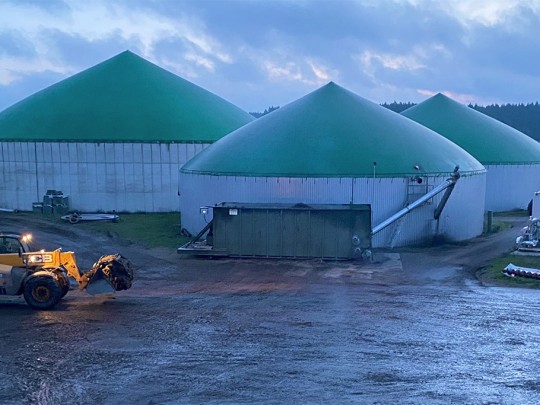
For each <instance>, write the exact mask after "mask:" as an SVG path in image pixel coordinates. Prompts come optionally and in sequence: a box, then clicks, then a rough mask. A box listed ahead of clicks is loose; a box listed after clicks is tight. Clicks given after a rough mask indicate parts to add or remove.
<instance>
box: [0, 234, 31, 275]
mask: <svg viewBox="0 0 540 405" xmlns="http://www.w3.org/2000/svg"><path fill="white" fill-rule="evenodd" d="M30 239H31V235H29V234H21V233H17V232H5V231H0V264H5V265H7V266H14V267H24V266H25V264H24V261H23V259H22V254H23V253H25V252H29V251H30V246H29V243H30Z"/></svg>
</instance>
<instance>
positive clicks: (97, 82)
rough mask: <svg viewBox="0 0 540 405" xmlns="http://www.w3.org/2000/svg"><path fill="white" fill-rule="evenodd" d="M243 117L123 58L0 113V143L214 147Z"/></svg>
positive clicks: (147, 65)
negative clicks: (198, 144)
mask: <svg viewBox="0 0 540 405" xmlns="http://www.w3.org/2000/svg"><path fill="white" fill-rule="evenodd" d="M252 120H253V117H252V116H251V115H250V114H248V113H247V112H245V111H243V110H241V109H240V108H238V107H236V106H234V105H233V104H231V103H229V102H228V101H225V100H223V99H222V98H220V97H218V96H216V95H214V94H212V93H210V92H208V91H206V90H204V89H202V88H200V87H198V86H196V85H194V84H193V83H190V82H188V81H187V80H184V79H182V78H180V77H178V76H176V75H174V74H172V73H170V72H168V71H166V70H164V69H162V68H160V67H158V66H156V65H154V64H153V63H150V62H148V61H147V60H145V59H143V58H141V57H139V56H137V55H135V54H134V53H132V52H129V51H125V52H122V53H120V54H119V55H117V56H115V57H113V58H111V59H108V60H106V61H104V62H102V63H100V64H98V65H96V66H94V67H91V68H89V69H87V70H85V71H83V72H81V73H78V74H76V75H74V76H71V77H69V78H67V79H65V80H63V81H61V82H59V83H56V84H54V85H52V86H50V87H48V88H46V89H44V90H41V91H39V92H37V93H35V94H33V95H31V96H29V97H27V98H26V99H24V100H22V101H20V102H18V103H17V104H14V105H13V106H11V107H9V108H7V109H5V110H4V111H2V112H1V113H0V139H2V140H32V141H99V142H126V141H132V142H214V141H215V140H217V139H219V138H221V137H222V136H224V135H226V134H228V133H229V132H231V131H234V130H235V129H237V128H239V127H241V126H243V125H245V124H246V123H248V122H250V121H252Z"/></svg>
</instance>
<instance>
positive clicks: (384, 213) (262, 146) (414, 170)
mask: <svg viewBox="0 0 540 405" xmlns="http://www.w3.org/2000/svg"><path fill="white" fill-rule="evenodd" d="M456 166H459V171H460V173H461V178H460V179H459V180H458V182H457V185H456V186H455V188H454V190H453V192H452V194H451V196H450V198H449V200H448V203H447V204H446V206H445V208H444V210H443V212H442V215H441V216H440V218H439V220H438V221H437V220H435V219H434V211H435V208H436V207H437V206H438V203H439V202H440V201H441V199H442V194H443V193H440V194H437V195H436V196H435V197H433V198H431V199H429V200H428V201H427V203H425V204H423V205H421V206H420V207H418V208H416V209H414V210H413V211H411V212H410V213H409V214H407V215H405V216H404V217H402V218H401V219H400V220H398V221H396V222H394V223H392V225H390V226H388V227H387V228H385V229H384V230H382V231H380V232H379V233H377V234H376V235H375V236H374V238H373V241H372V243H373V246H374V247H383V246H403V245H410V244H420V243H423V242H426V241H430V240H431V239H432V238H433V236H435V235H440V236H442V237H444V238H446V239H448V240H452V241H459V240H466V239H470V238H473V237H475V236H478V235H480V234H481V233H482V229H483V212H484V191H485V168H484V167H483V166H482V165H481V164H480V163H479V162H478V161H477V160H476V159H475V158H474V157H472V156H471V155H470V154H469V153H467V152H465V151H464V150H463V149H461V148H460V147H458V146H457V145H455V144H454V143H452V142H450V141H448V140H447V139H446V138H444V137H442V136H441V135H439V134H437V133H435V132H433V131H431V130H429V129H427V128H426V127H424V126H421V125H419V124H417V123H415V122H413V121H411V120H408V119H406V118H404V117H402V116H400V115H399V114H396V113H394V112H392V111H389V110H387V109H385V108H384V107H381V106H379V105H377V104H375V103H372V102H370V101H368V100H365V99H363V98H362V97H360V96H358V95H356V94H354V93H352V92H350V91H348V90H346V89H344V88H342V87H340V86H338V85H336V84H335V83H332V82H331V83H329V84H327V85H325V86H324V87H322V88H320V89H318V90H316V91H314V92H312V93H310V94H308V95H307V96H305V97H303V98H301V99H299V100H297V101H295V102H292V103H290V104H288V105H286V106H284V107H282V108H280V109H279V110H276V111H274V112H272V113H271V114H268V115H267V116H264V117H262V118H259V119H258V120H256V121H253V122H252V123H249V124H247V125H246V126H244V127H242V128H240V129H238V130H236V131H234V132H232V133H230V134H229V135H227V136H225V137H224V138H222V139H220V140H219V141H217V142H216V143H214V144H213V145H211V146H209V147H208V148H207V149H205V150H204V151H203V152H201V153H200V154H199V155H197V156H196V157H194V158H193V159H191V160H190V161H189V162H188V163H187V164H185V165H184V166H183V167H182V169H181V174H180V185H179V189H180V207H181V213H182V226H183V227H184V228H186V230H188V231H189V232H190V233H192V234H197V233H198V232H199V231H200V230H201V229H202V228H203V227H204V226H205V224H206V223H207V222H208V221H209V220H210V219H211V209H206V208H203V209H201V207H207V206H210V207H211V206H214V205H217V204H220V203H292V204H297V203H302V204H369V205H370V207H371V216H372V220H371V223H372V224H373V225H374V226H376V225H377V224H380V223H381V222H383V221H384V220H386V219H387V218H388V217H390V216H392V215H393V214H394V213H396V212H397V211H399V210H401V209H402V208H404V207H405V206H407V205H408V204H409V203H411V202H413V201H415V200H417V199H418V198H419V197H420V196H422V195H424V194H426V193H427V192H429V191H431V190H432V189H433V188H434V187H437V186H439V185H441V184H442V183H444V182H445V181H446V180H447V179H448V178H449V176H451V175H452V173H453V171H454V169H455V167H456Z"/></svg>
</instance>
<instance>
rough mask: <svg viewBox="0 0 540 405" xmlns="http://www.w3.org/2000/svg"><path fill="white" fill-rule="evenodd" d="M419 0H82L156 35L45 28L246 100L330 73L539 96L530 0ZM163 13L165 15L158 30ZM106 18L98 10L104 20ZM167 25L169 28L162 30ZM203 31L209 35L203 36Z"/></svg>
mask: <svg viewBox="0 0 540 405" xmlns="http://www.w3.org/2000/svg"><path fill="white" fill-rule="evenodd" d="M411 3H413V2H408V1H379V2H378V1H360V0H358V1H352V0H350V1H348V0H337V1H336V0H304V1H286V0H283V1H281V0H272V1H258V0H257V1H256V0H202V1H193V0H129V1H127V0H110V1H108V2H98V1H96V2H95V3H92V2H89V3H84V4H89V5H92V4H102V5H103V4H106V5H107V8H108V10H114V12H115V13H117V15H118V17H119V18H120V17H127V18H129V17H130V16H131V15H133V14H135V13H137V14H138V15H145V16H148V20H147V21H145V23H146V24H148V23H149V22H150V21H152V19H153V20H154V21H155V22H154V24H155V27H156V29H155V30H154V31H153V32H152V35H154V36H153V37H152V40H151V43H150V46H149V43H148V42H144V40H145V38H144V35H145V33H146V31H145V30H148V26H147V25H143V26H141V33H140V35H137V30H134V32H135V33H131V34H130V35H126V33H125V32H123V33H122V32H120V31H115V30H114V27H105V28H106V29H108V30H109V31H105V32H107V35H97V36H93V37H91V38H87V35H86V34H87V32H81V33H79V32H78V31H77V27H72V28H73V29H71V30H68V31H69V32H66V31H64V30H63V29H61V28H59V29H54V27H49V28H47V29H45V30H42V31H41V33H40V39H39V40H40V41H41V44H40V45H43V44H46V45H47V46H49V47H50V52H49V53H48V55H49V56H50V57H51V58H57V59H58V60H60V61H63V63H65V64H66V65H68V66H70V67H75V68H80V69H81V70H82V69H84V68H86V67H89V66H92V65H95V64H96V63H99V62H101V61H103V60H105V59H107V58H109V57H111V56H113V55H115V54H117V53H119V52H122V51H123V50H125V49H131V50H133V51H135V52H137V53H139V54H140V55H141V56H143V57H144V56H148V57H150V58H151V59H152V61H153V62H156V63H158V64H159V65H161V66H162V67H164V68H166V69H169V70H171V71H173V72H174V73H176V74H179V75H180V76H183V77H184V78H186V79H188V80H190V81H192V82H194V83H195V84H198V85H200V86H202V87H204V88H207V89H208V90H210V91H213V92H215V93H216V94H218V95H220V96H222V97H224V98H226V99H228V100H230V101H232V102H234V103H235V104H237V105H239V106H240V107H242V108H244V109H247V110H264V108H267V107H268V106H269V105H283V104H286V103H288V102H290V101H293V100H294V99H296V98H298V97H301V96H303V95H305V94H306V93H308V92H310V91H312V90H314V89H315V88H317V87H319V86H320V85H322V84H324V83H325V80H326V79H325V78H326V77H327V78H328V80H334V81H336V82H338V83H339V84H340V85H342V86H345V87H347V88H349V89H351V90H352V91H355V92H357V93H358V94H360V95H362V96H363V97H366V98H368V99H372V100H373V101H376V102H383V101H389V102H390V101H393V100H395V99H399V100H401V101H415V102H418V101H422V100H423V99H424V98H425V96H424V95H423V94H420V93H419V92H418V91H419V90H428V91H443V90H445V91H451V92H454V93H461V94H469V95H471V96H473V97H477V99H479V100H482V99H497V100H505V99H509V100H520V99H521V100H523V101H524V102H526V101H536V99H538V94H539V90H540V88H539V87H540V85H536V83H540V80H539V77H538V75H539V73H538V71H537V68H536V64H535V62H536V61H537V60H539V59H540V28H539V27H540V20H539V17H538V15H537V14H536V13H535V12H534V10H533V9H532V8H531V6H530V4H532V3H527V2H523V3H521V4H520V7H518V8H517V9H514V10H513V12H512V13H507V14H506V15H503V17H504V18H505V19H506V20H505V21H502V22H499V23H496V24H490V23H489V21H490V20H489V19H488V18H487V17H489V15H487V14H486V15H484V16H481V17H482V18H485V21H479V20H478V18H480V17H478V18H477V19H476V20H474V19H473V18H472V16H471V15H467V14H459V12H458V10H457V9H451V7H452V4H456V5H457V4H458V0H456V3H445V2H434V1H417V2H414V4H411ZM10 4H13V5H20V4H23V5H33V6H35V7H39V8H40V9H42V10H48V11H49V13H51V15H54V16H56V17H57V16H58V15H60V16H65V17H66V21H69V20H70V18H71V17H72V14H71V13H73V12H74V9H75V6H74V5H75V4H76V5H77V6H80V4H82V3H72V2H70V1H67V0H66V1H65V2H64V1H54V0H48V1H38V0H36V1H31V0H20V1H19V0H17V1H11V2H10ZM449 4H450V5H449ZM464 4H465V3H464ZM466 4H467V5H468V6H471V3H466ZM475 4H477V5H478V7H481V6H483V4H484V3H483V2H478V3H475ZM486 4H487V3H486ZM489 4H490V6H493V5H497V4H496V2H495V3H489ZM0 7H1V6H0ZM70 7H73V9H71V8H70ZM449 10H450V11H449ZM486 13H487V11H486ZM164 19H165V20H166V24H167V26H166V27H163V30H162V31H160V30H159V29H160V28H162V27H161V25H162V24H163V20H164ZM113 21H114V19H113ZM133 21H134V22H133V24H136V23H137V22H136V21H137V20H136V19H135V20H133ZM100 24H102V22H101V20H97V21H96V30H98V29H99V28H100ZM124 24H125V20H124ZM120 29H121V28H120V27H119V28H118V30H120ZM158 32H159V35H161V36H160V37H156V36H155V35H156V33H158ZM185 32H189V33H190V34H191V35H193V36H194V37H195V40H194V39H193V38H190V37H189V36H185V35H184V34H183V33H185ZM200 38H202V39H203V40H204V41H206V40H209V41H210V42H209V43H210V44H211V46H210V47H208V48H205V46H204V45H201V44H200V43H197V41H196V39H200ZM146 40H148V38H147V37H146ZM33 41H36V39H35V38H34V39H28V38H27V37H25V36H24V35H23V34H21V33H17V32H16V31H7V32H6V31H2V29H1V28H0V55H2V54H4V55H6V54H9V55H18V56H25V55H26V56H31V55H33V54H35V52H36V50H35V49H36V44H35V43H34V42H33ZM142 41H143V42H142ZM145 53H146V55H145ZM220 54H224V55H227V56H228V57H229V59H227V58H223V57H222V56H221V55H220ZM317 69H319V70H320V71H319V72H317V71H316V70H317ZM288 72H289V74H287V73H288ZM317 74H319V77H317ZM40 77H41V78H43V77H42V76H41V75H39V74H38V75H36V76H32V79H31V80H30V76H25V77H24V78H23V79H21V80H20V81H19V82H16V83H15V84H12V85H5V86H4V89H8V90H9V91H8V92H5V93H4V91H3V90H4V89H2V91H1V92H0V108H2V106H5V104H6V103H7V102H8V100H10V98H9V97H4V94H8V93H9V94H11V93H10V92H11V91H12V90H13V89H12V86H17V87H18V88H19V89H21V88H22V87H23V86H24V83H30V82H31V81H32V82H36V81H38V79H39V78H40ZM385 97H387V98H385ZM407 98H408V99H407Z"/></svg>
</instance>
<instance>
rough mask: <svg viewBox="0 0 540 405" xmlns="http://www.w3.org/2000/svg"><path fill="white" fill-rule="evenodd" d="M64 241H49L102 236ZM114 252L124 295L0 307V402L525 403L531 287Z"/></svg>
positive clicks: (529, 389)
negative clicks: (128, 278)
mask: <svg viewBox="0 0 540 405" xmlns="http://www.w3.org/2000/svg"><path fill="white" fill-rule="evenodd" d="M43 232H46V231H45V230H44V231H43ZM74 232H75V231H74ZM76 232H79V231H76ZM44 235H45V236H48V235H46V234H45V233H44ZM75 236H78V237H80V238H79V239H77V238H74V235H64V236H56V238H57V239H56V240H53V241H51V242H54V243H61V244H62V245H64V246H65V245H66V244H68V245H69V243H75V242H73V241H74V240H76V239H77V242H76V243H77V246H73V247H72V246H67V248H69V249H74V248H75V247H76V248H77V249H78V251H80V252H81V254H83V255H87V256H88V257H90V256H91V257H93V258H95V257H96V248H95V246H104V245H105V243H104V242H105V241H103V240H99V239H98V240H96V239H95V238H85V237H83V236H84V235H82V234H78V233H77V234H76V235H75ZM63 238H65V239H63ZM70 241H71V242H70ZM107 244H108V245H109V247H110V248H111V247H112V248H114V246H113V244H112V243H110V242H107ZM119 248H122V249H123V250H124V251H125V252H123V253H125V255H126V256H128V257H130V258H132V260H133V261H134V262H135V263H136V264H137V267H138V268H139V270H138V272H137V274H136V276H137V279H136V283H134V287H133V288H132V289H131V290H129V291H125V292H120V293H117V294H115V295H114V296H96V297H91V296H89V295H87V294H83V293H80V292H78V291H71V292H70V293H69V294H68V295H67V297H66V298H65V299H64V301H63V302H62V303H61V305H59V307H58V308H57V309H56V310H53V311H34V310H31V309H30V308H28V307H27V306H26V304H25V303H24V301H23V300H22V299H19V298H11V299H8V300H7V301H2V302H1V303H0V338H1V342H2V351H1V357H0V403H2V404H63V403H77V404H95V403H100V404H119V403H129V404H176V403H204V404H207V403H216V404H218V403H219V404H222V403H231V404H238V403H246V404H247V403H294V402H296V403H306V404H308V403H309V404H312V403H332V404H335V403H355V404H387V403H400V404H420V403H421V404H425V403H429V404H448V403H456V404H466V403H468V404H535V403H540V374H539V373H538V370H540V364H539V360H538V358H539V356H538V354H539V349H538V347H539V345H538V342H540V326H539V325H540V322H539V321H540V315H539V313H540V304H539V297H540V292H539V291H535V290H521V289H510V288H501V287H486V286H484V285H482V284H481V283H480V282H479V281H477V280H476V278H475V277H474V272H472V271H470V270H468V269H465V268H463V266H460V265H459V263H458V264H456V263H457V262H459V260H457V261H456V260H446V261H445V260H444V259H442V258H440V257H439V256H438V253H437V252H435V253H433V254H432V255H428V258H427V259H426V258H425V257H422V258H419V256H418V255H417V254H416V253H414V254H411V253H407V252H402V253H399V254H398V253H392V254H389V255H384V254H382V253H381V254H379V255H378V256H377V261H376V262H375V263H373V264H364V265H361V264H356V263H352V262H341V263H323V262H320V261H299V262H295V261H269V260H194V259H181V258H179V257H178V256H175V253H173V254H170V255H169V254H163V252H159V251H138V250H137V249H136V248H135V247H134V246H119ZM100 249H101V248H100ZM454 257H457V258H459V257H460V254H458V252H457V251H456V254H455V255H454Z"/></svg>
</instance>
